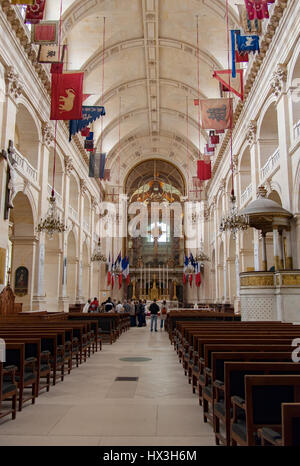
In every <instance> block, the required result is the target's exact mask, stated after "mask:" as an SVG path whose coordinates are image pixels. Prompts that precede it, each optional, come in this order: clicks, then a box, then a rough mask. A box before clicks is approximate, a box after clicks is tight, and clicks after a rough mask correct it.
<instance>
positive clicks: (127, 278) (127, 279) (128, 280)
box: [126, 274, 130, 286]
mask: <svg viewBox="0 0 300 466" xmlns="http://www.w3.org/2000/svg"><path fill="white" fill-rule="evenodd" d="M126 283H127V286H128V285H129V283H130V276H129V274H128V275H127V277H126Z"/></svg>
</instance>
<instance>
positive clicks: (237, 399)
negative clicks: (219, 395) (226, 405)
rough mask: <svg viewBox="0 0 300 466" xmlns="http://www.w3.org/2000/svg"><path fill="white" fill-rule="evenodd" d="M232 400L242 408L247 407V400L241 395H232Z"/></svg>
mask: <svg viewBox="0 0 300 466" xmlns="http://www.w3.org/2000/svg"><path fill="white" fill-rule="evenodd" d="M231 402H232V404H233V405H236V406H238V407H239V408H241V409H245V408H246V403H245V400H244V399H243V398H241V397H240V396H236V395H234V396H232V397H231Z"/></svg>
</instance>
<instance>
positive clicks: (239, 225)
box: [220, 194, 249, 239]
mask: <svg viewBox="0 0 300 466" xmlns="http://www.w3.org/2000/svg"><path fill="white" fill-rule="evenodd" d="M230 199H231V208H230V212H229V215H227V216H226V217H223V218H222V220H221V224H220V231H222V232H223V231H231V233H232V234H233V238H234V239H236V234H237V232H238V231H244V230H247V228H249V218H248V216H247V215H242V214H240V213H239V211H238V208H237V205H236V197H235V195H234V194H232V195H231V197H230Z"/></svg>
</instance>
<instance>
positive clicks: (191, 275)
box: [189, 273, 193, 287]
mask: <svg viewBox="0 0 300 466" xmlns="http://www.w3.org/2000/svg"><path fill="white" fill-rule="evenodd" d="M189 282H190V287H191V286H192V284H193V274H192V273H190V276H189Z"/></svg>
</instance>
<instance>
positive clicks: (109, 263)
mask: <svg viewBox="0 0 300 466" xmlns="http://www.w3.org/2000/svg"><path fill="white" fill-rule="evenodd" d="M110 284H111V260H110V253H109V257H108V270H107V285H108V286H109V285H110Z"/></svg>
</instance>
